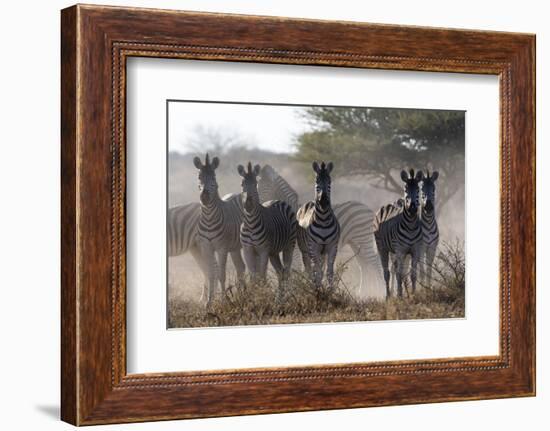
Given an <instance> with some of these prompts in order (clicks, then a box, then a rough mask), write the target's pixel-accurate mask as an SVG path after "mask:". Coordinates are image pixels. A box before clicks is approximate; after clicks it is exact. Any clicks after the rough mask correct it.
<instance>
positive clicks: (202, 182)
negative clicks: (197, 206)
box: [193, 153, 220, 205]
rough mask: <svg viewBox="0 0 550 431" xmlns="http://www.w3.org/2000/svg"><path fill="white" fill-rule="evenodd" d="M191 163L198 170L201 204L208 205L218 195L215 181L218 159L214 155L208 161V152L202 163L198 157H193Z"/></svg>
mask: <svg viewBox="0 0 550 431" xmlns="http://www.w3.org/2000/svg"><path fill="white" fill-rule="evenodd" d="M193 164H194V165H195V167H196V168H197V169H198V170H199V192H200V201H201V203H202V204H203V205H209V204H210V203H212V201H213V200H214V198H215V197H216V196H217V195H218V182H217V181H216V172H215V171H216V169H217V167H218V166H219V165H220V159H218V158H217V157H214V158H213V159H212V161H210V157H209V156H208V153H206V159H205V161H204V164H202V162H201V159H200V158H199V157H195V158H194V159H193Z"/></svg>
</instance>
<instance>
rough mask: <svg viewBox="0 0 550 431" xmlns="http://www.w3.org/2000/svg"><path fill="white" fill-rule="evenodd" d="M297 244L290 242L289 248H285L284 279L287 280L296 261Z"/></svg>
mask: <svg viewBox="0 0 550 431" xmlns="http://www.w3.org/2000/svg"><path fill="white" fill-rule="evenodd" d="M295 248H296V247H295V244H294V243H292V244H289V245H288V247H287V248H285V249H284V250H283V279H284V280H285V281H286V280H288V279H289V277H290V274H291V270H292V263H293V261H294V249H295Z"/></svg>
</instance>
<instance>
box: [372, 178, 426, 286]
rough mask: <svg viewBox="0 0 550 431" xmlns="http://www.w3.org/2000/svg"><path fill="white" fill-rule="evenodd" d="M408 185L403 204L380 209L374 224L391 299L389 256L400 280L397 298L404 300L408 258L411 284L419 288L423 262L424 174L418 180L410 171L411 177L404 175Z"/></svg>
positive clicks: (401, 202) (399, 202) (398, 280)
mask: <svg viewBox="0 0 550 431" xmlns="http://www.w3.org/2000/svg"><path fill="white" fill-rule="evenodd" d="M401 179H402V180H403V181H404V183H405V193H404V194H405V196H404V198H403V200H402V201H398V202H396V203H394V204H388V205H386V206H383V207H382V208H380V210H379V211H378V212H377V214H376V217H375V220H374V239H375V243H376V247H377V249H378V254H379V256H380V261H381V264H382V268H383V271H384V280H385V282H386V297H389V296H390V284H389V281H390V272H389V255H390V254H392V255H394V259H395V260H394V264H393V267H394V269H395V273H396V279H397V294H398V295H399V296H403V289H402V280H403V266H404V261H405V257H406V256H407V255H411V282H412V288H413V291H414V290H415V288H416V266H417V264H418V260H419V258H420V254H421V250H422V245H423V242H422V241H423V237H422V224H421V221H420V217H419V216H418V206H419V205H418V199H419V198H418V194H419V186H418V184H419V182H420V181H421V180H422V172H421V171H419V172H418V173H417V174H416V176H415V175H414V171H413V170H412V169H411V171H410V177H409V176H408V175H407V173H406V172H405V171H402V172H401Z"/></svg>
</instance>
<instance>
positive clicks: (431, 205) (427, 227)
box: [420, 171, 439, 286]
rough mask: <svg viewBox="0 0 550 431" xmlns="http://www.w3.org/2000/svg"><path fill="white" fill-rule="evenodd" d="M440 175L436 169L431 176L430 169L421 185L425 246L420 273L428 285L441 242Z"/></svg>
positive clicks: (429, 284)
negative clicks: (437, 199) (437, 196)
mask: <svg viewBox="0 0 550 431" xmlns="http://www.w3.org/2000/svg"><path fill="white" fill-rule="evenodd" d="M438 177H439V172H437V171H434V172H433V173H432V175H431V176H430V171H427V172H426V176H425V177H424V179H423V180H422V185H421V186H420V202H421V207H422V211H421V218H422V239H423V247H422V253H421V258H420V268H421V271H420V274H421V276H422V280H423V281H427V285H428V286H431V284H432V265H433V261H434V258H435V252H436V250H437V245H438V243H439V229H438V227H437V220H436V217H435V182H436V180H437V178H438Z"/></svg>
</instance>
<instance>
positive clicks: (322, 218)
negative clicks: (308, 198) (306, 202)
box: [313, 201, 334, 225]
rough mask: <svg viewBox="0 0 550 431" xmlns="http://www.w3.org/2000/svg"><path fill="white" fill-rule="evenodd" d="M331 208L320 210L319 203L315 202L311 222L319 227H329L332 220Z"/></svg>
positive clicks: (329, 206)
mask: <svg viewBox="0 0 550 431" xmlns="http://www.w3.org/2000/svg"><path fill="white" fill-rule="evenodd" d="M333 215H334V214H333V212H332V206H331V205H330V203H329V205H328V206H327V208H326V209H323V208H321V205H320V204H319V202H317V201H315V211H314V212H313V220H314V221H316V222H317V224H319V225H330V224H331V223H332V218H333Z"/></svg>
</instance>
